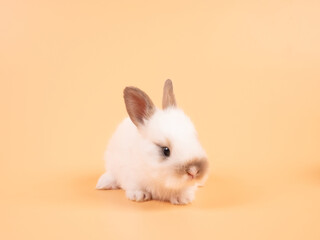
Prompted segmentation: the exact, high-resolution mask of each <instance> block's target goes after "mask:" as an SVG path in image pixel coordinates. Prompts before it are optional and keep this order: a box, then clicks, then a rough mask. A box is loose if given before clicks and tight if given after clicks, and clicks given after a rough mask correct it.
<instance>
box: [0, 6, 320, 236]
mask: <svg viewBox="0 0 320 240" xmlns="http://www.w3.org/2000/svg"><path fill="white" fill-rule="evenodd" d="M319 9H320V3H319V1H309V0H306V1H305V0H304V1H302V0H301V1H300V0H296V1H285V0H282V1H275V0H271V1H249V0H246V1H231V0H226V1H178V0H174V1H141V0H138V1H126V0H123V1H72V0H67V1H60V0H57V1H34V0H30V1H23V0H21V1H20V0H18V1H8V0H2V1H0V111H1V112H0V113H1V118H0V123H1V124H0V146H1V147H0V213H1V214H0V238H1V239H246V240H249V239H260V240H263V239H290V240H293V239H315V240H316V239H320V228H319V226H320V150H319V147H320V124H319V123H320V94H319V93H320V68H319V64H320V45H319V42H320V28H319V25H320V10H319ZM167 78H170V79H172V80H173V83H174V88H175V93H176V98H177V102H178V105H179V106H180V107H182V108H183V109H184V110H185V112H186V113H187V114H188V115H189V116H190V117H191V119H192V120H193V122H194V124H195V126H196V128H197V129H198V132H199V137H200V140H201V142H202V144H203V146H204V148H205V149H206V151H207V153H208V156H209V159H210V164H211V175H210V178H209V180H208V182H207V184H206V185H205V187H203V188H201V189H200V190H199V191H198V192H197V195H196V200H195V201H194V202H193V203H192V204H190V205H187V206H173V205H170V204H168V203H160V202H155V201H151V202H146V203H135V202H131V201H129V200H127V199H126V198H125V194H124V192H123V191H121V190H119V191H97V190H95V189H94V187H95V184H96V181H97V179H98V177H99V175H100V174H101V173H103V171H104V163H103V159H102V156H103V152H104V150H105V147H106V144H107V142H108V139H109V138H110V136H111V134H112V132H113V131H114V129H115V128H116V126H117V124H118V123H119V122H120V121H121V120H122V119H123V118H124V117H125V116H126V112H125V107H124V103H123V98H122V90H123V88H124V87H125V86H132V85H133V86H137V87H139V88H141V89H143V90H144V91H146V92H147V93H148V94H149V95H150V96H151V98H152V99H153V101H154V102H155V103H156V104H157V105H158V106H160V103H161V95H162V85H163V83H164V81H165V80H166V79H167Z"/></svg>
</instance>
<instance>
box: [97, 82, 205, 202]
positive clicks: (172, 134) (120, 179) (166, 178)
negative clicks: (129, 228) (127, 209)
mask: <svg viewBox="0 0 320 240" xmlns="http://www.w3.org/2000/svg"><path fill="white" fill-rule="evenodd" d="M168 85H169V86H171V89H170V87H169V91H167V90H166V86H167V88H168ZM168 94H170V95H171V96H167V95H168ZM124 98H125V102H126V107H127V111H128V113H129V117H128V118H126V119H125V120H124V121H123V122H122V123H121V124H120V125H119V126H118V128H117V130H116V131H115V133H114V135H113V136H112V138H111V139H110V142H109V145H108V147H107V150H106V152H105V161H106V169H107V171H106V173H104V174H103V175H102V176H101V177H100V179H99V181H98V183H97V186H96V188H97V189H117V188H122V189H124V190H125V191H126V196H127V197H128V198H129V199H131V200H135V201H145V200H150V199H156V200H161V201H170V202H171V203H173V204H187V203H190V202H191V201H192V200H193V199H194V195H195V191H196V189H197V186H198V185H199V184H200V183H201V184H203V182H204V180H205V179H206V177H207V173H208V161H207V157H206V153H205V151H204V150H203V148H202V147H201V145H200V143H199V141H198V137H197V133H196V130H195V128H194V126H193V124H192V122H191V121H190V119H189V118H188V117H187V116H186V115H185V114H184V112H183V111H182V110H181V109H179V108H177V107H176V103H175V99H174V95H173V91H172V83H171V81H170V80H167V82H166V84H165V87H164V98H167V99H169V101H168V102H167V104H163V105H164V107H165V109H163V110H160V109H157V108H156V107H155V106H154V105H153V103H152V101H151V100H150V98H149V97H148V96H147V95H146V94H145V93H143V92H142V91H141V90H139V89H137V88H133V87H130V88H126V89H125V91H124ZM150 113H152V114H150ZM163 147H168V148H169V149H170V156H169V157H166V156H165V155H164V154H163Z"/></svg>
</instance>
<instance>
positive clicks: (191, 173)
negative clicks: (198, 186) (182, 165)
mask: <svg viewBox="0 0 320 240" xmlns="http://www.w3.org/2000/svg"><path fill="white" fill-rule="evenodd" d="M199 171H200V169H199V168H198V167H196V166H191V167H189V168H188V169H186V172H187V174H188V175H189V176H190V177H191V178H195V177H196V176H197V175H198V174H199Z"/></svg>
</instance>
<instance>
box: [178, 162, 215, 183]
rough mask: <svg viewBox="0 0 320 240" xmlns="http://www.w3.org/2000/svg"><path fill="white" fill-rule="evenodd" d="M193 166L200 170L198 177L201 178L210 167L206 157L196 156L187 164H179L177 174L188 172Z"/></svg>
mask: <svg viewBox="0 0 320 240" xmlns="http://www.w3.org/2000/svg"><path fill="white" fill-rule="evenodd" d="M191 167H195V168H196V169H197V170H198V174H197V176H196V179H197V180H200V179H201V178H203V176H204V175H205V174H206V173H207V171H208V169H209V163H208V160H207V159H206V158H202V159H198V158H194V159H192V160H190V161H188V162H187V163H185V164H182V165H179V166H178V167H177V174H179V175H183V174H187V171H188V169H190V168H191Z"/></svg>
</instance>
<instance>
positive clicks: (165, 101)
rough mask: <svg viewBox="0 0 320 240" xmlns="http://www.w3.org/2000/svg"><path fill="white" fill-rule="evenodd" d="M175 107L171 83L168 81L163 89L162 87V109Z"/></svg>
mask: <svg viewBox="0 0 320 240" xmlns="http://www.w3.org/2000/svg"><path fill="white" fill-rule="evenodd" d="M176 106H177V103H176V99H175V96H174V93H173V85H172V81H171V80H170V79H168V80H167V81H166V82H165V83H164V87H163V97H162V109H166V108H168V107H176Z"/></svg>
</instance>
